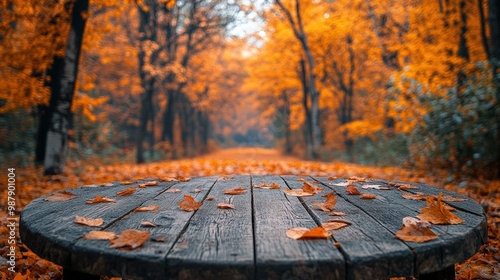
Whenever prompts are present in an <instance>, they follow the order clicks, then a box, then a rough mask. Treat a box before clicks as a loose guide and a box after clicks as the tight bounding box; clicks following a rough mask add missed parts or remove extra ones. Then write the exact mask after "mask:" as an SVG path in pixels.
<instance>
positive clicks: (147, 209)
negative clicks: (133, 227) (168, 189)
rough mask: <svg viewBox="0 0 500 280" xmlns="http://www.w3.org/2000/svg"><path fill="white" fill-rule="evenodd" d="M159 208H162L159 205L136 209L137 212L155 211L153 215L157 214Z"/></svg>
mask: <svg viewBox="0 0 500 280" xmlns="http://www.w3.org/2000/svg"><path fill="white" fill-rule="evenodd" d="M159 208H160V206H158V205H150V206H142V207H138V208H136V209H135V211H137V212H147V211H153V213H157V212H158V209H159Z"/></svg>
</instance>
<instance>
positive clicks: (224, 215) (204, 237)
mask: <svg viewBox="0 0 500 280" xmlns="http://www.w3.org/2000/svg"><path fill="white" fill-rule="evenodd" d="M236 187H243V188H246V189H248V190H247V191H246V192H245V193H244V194H241V195H226V194H223V191H224V190H226V189H229V188H236ZM209 195H210V196H213V197H214V198H215V200H213V201H206V202H205V203H204V204H203V206H201V207H200V209H199V210H198V211H197V212H196V213H195V214H194V215H193V217H192V218H191V220H190V221H189V224H188V226H187V228H186V230H185V231H184V232H183V233H182V235H181V237H180V238H179V239H178V240H177V242H176V243H175V245H174V247H173V248H172V250H171V251H170V253H169V254H168V255H167V276H168V277H169V278H172V279H253V278H254V249H253V233H252V205H251V190H250V176H239V177H233V178H230V179H225V180H219V181H217V183H216V184H215V185H214V186H213V188H212V189H211V190H210V193H209ZM219 202H226V203H231V204H233V205H234V206H235V209H219V208H217V204H218V203H219Z"/></svg>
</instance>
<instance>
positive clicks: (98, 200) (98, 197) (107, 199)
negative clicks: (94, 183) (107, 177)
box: [87, 195, 116, 204]
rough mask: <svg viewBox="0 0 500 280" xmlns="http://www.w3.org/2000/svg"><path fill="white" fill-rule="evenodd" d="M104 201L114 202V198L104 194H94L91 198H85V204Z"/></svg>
mask: <svg viewBox="0 0 500 280" xmlns="http://www.w3.org/2000/svg"><path fill="white" fill-rule="evenodd" d="M106 202H116V200H114V199H112V198H109V197H106V196H100V195H96V196H95V197H94V198H93V199H89V200H87V204H93V203H106Z"/></svg>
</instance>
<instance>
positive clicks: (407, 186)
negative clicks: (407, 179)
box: [398, 184, 418, 191]
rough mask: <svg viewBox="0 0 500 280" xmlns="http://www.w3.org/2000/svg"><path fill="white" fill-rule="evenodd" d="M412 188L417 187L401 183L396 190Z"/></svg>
mask: <svg viewBox="0 0 500 280" xmlns="http://www.w3.org/2000/svg"><path fill="white" fill-rule="evenodd" d="M413 189H414V190H416V189H418V187H417V186H414V185H410V184H401V185H399V186H398V190H400V191H406V190H413Z"/></svg>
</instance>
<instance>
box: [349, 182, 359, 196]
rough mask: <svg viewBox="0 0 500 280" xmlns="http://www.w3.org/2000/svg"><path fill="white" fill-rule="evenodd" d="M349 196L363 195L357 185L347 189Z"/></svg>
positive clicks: (351, 185)
mask: <svg viewBox="0 0 500 280" xmlns="http://www.w3.org/2000/svg"><path fill="white" fill-rule="evenodd" d="M345 190H346V192H347V194H350V195H360V194H361V193H360V192H359V191H358V189H357V188H356V185H353V184H350V185H348V186H347V187H346V188H345Z"/></svg>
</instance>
